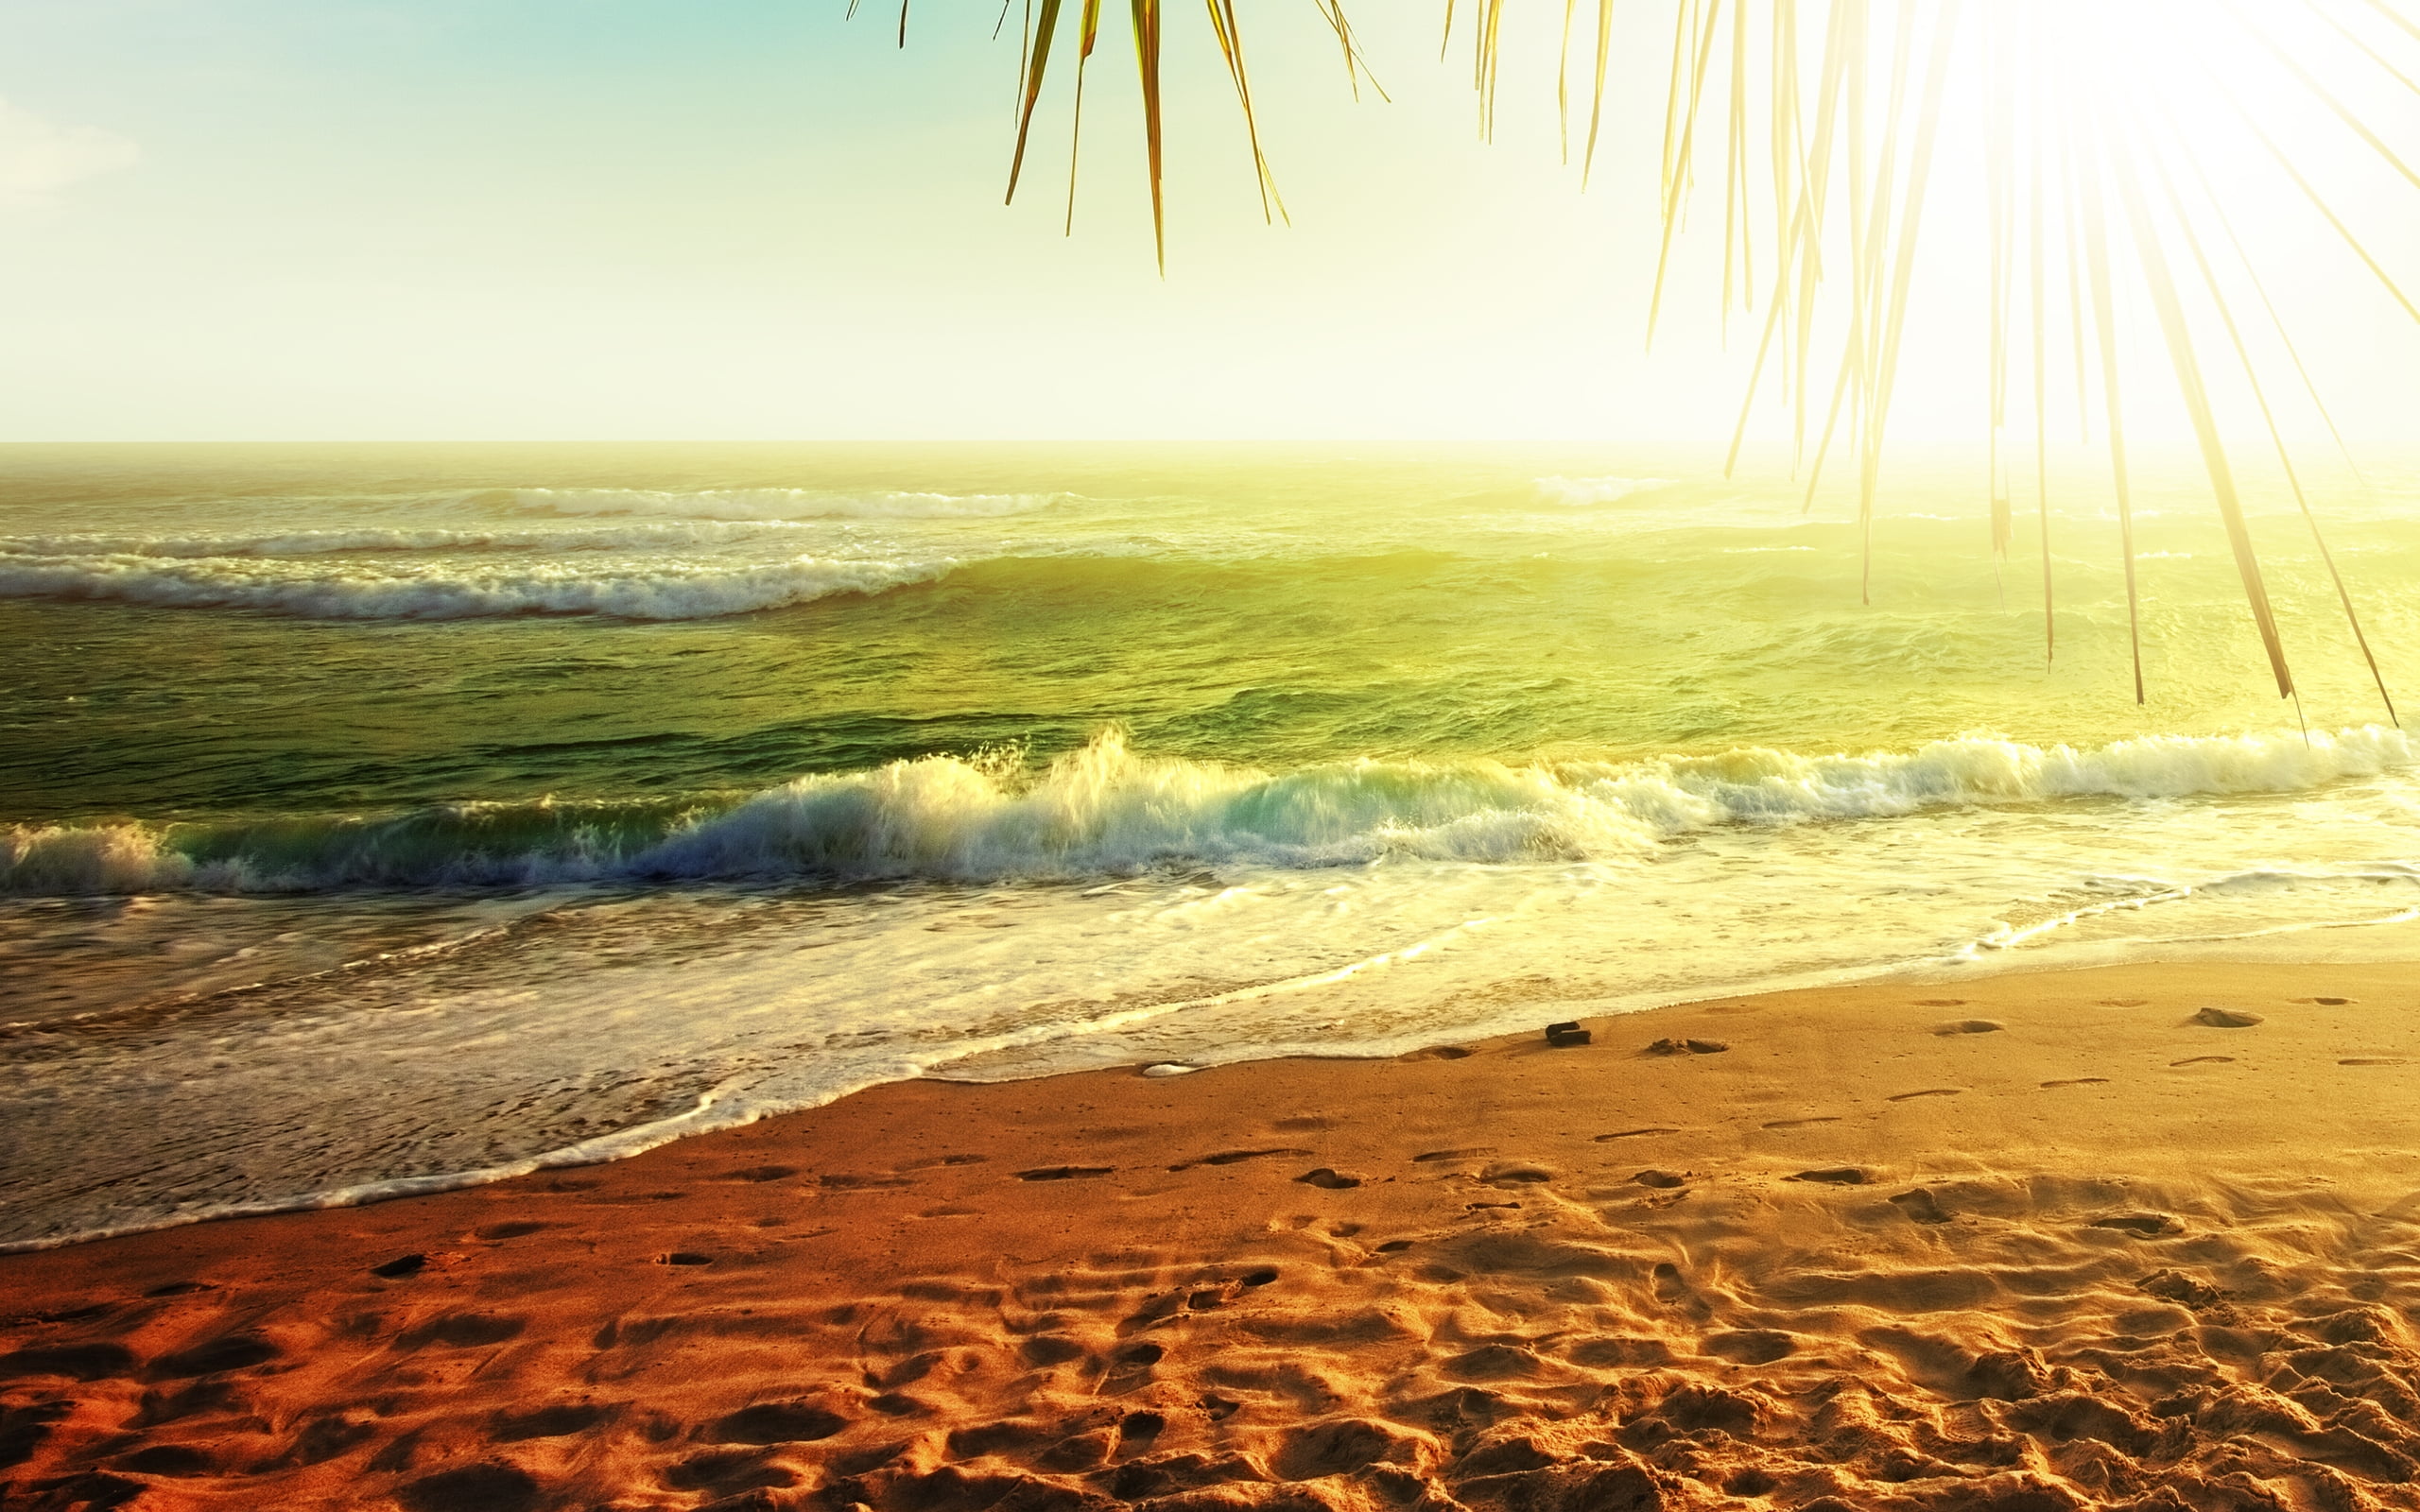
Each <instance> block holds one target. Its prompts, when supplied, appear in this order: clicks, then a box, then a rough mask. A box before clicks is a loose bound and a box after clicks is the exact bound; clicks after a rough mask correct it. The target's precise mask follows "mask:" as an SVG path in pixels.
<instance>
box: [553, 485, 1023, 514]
mask: <svg viewBox="0 0 2420 1512" xmlns="http://www.w3.org/2000/svg"><path fill="white" fill-rule="evenodd" d="M511 496H512V500H513V503H514V505H515V506H516V507H519V508H521V509H523V510H526V511H528V512H531V513H541V514H558V515H617V514H627V515H666V516H674V517H678V518H681V519H688V520H989V519H996V518H999V517H1001V516H1004V515H1019V514H1031V513H1033V512H1034V511H1035V510H1038V509H1044V508H1047V507H1049V506H1050V505H1052V504H1053V503H1055V502H1057V501H1058V500H1059V499H1060V498H1062V497H1063V495H1061V494H1055V493H914V492H890V491H882V492H870V493H842V492H834V491H831V490H815V489H700V490H692V491H686V492H680V491H670V490H654V489H514V490H511Z"/></svg>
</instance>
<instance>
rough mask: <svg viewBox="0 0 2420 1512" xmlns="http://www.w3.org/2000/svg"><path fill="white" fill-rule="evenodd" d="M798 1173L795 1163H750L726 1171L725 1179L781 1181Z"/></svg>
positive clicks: (723, 1175)
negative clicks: (734, 1169)
mask: <svg viewBox="0 0 2420 1512" xmlns="http://www.w3.org/2000/svg"><path fill="white" fill-rule="evenodd" d="M796 1175H798V1167H797V1166H795V1165H749V1166H742V1167H741V1168H740V1169H738V1170H736V1171H725V1172H724V1173H723V1174H722V1179H723V1180H725V1181H780V1180H785V1179H787V1178H788V1177H794V1176H796Z"/></svg>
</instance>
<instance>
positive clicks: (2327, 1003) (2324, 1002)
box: [2293, 998, 2356, 1008]
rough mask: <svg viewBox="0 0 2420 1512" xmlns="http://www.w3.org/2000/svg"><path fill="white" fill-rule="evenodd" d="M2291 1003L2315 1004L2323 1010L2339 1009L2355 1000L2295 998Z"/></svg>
mask: <svg viewBox="0 0 2420 1512" xmlns="http://www.w3.org/2000/svg"><path fill="white" fill-rule="evenodd" d="M2293 1001H2294V1002H2296V1003H2316V1004H2318V1005H2320V1006H2321V1007H2323V1008H2341V1007H2342V1006H2344V1005H2346V1004H2347V1003H2351V1002H2354V1001H2356V1000H2355V999H2353V998H2295V999H2294V1000H2293Z"/></svg>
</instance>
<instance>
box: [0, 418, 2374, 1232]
mask: <svg viewBox="0 0 2420 1512" xmlns="http://www.w3.org/2000/svg"><path fill="white" fill-rule="evenodd" d="M2058 481H2059V487H2058V488H2057V489H2056V490H2054V492H2053V517H2052V522H2051V530H2052V541H2053V562H2052V565H2053V570H2054V576H2055V580H2056V584H2057V592H2058V595H2059V605H2060V609H2059V613H2058V618H2057V632H2058V657H2057V660H2056V662H2054V663H2051V664H2049V665H2047V666H2046V664H2045V661H2044V653H2043V624H2042V614H2041V610H2040V598H2039V593H2040V589H2039V582H2040V570H2041V567H2040V558H2039V556H2038V551H2037V546H2036V542H2037V540H2038V538H2037V536H2036V535H2035V532H2034V526H2033V524H2032V522H2031V520H2030V519H2026V518H2024V517H2022V516H2021V517H2020V521H2019V533H2018V538H2017V551H2016V555H2015V557H2014V559H2013V560H2011V561H2009V562H2007V563H2004V564H2000V565H1999V566H1998V567H1997V570H1996V567H1995V563H1994V562H1993V560H1992V558H1991V557H1990V555H1989V553H1988V550H1987V549H1986V547H1987V540H1988V533H1987V527H1986V525H1985V524H1984V522H1983V517H1984V515H1985V513H1986V506H1985V502H1984V500H1983V499H1982V498H1981V497H1980V496H1979V490H1976V489H1974V488H1973V487H1971V486H1970V484H1969V482H1968V480H1966V479H1965V478H1964V477H1963V476H1962V474H1961V473H1959V472H1955V471H1952V470H1949V469H1946V468H1927V467H1925V466H1921V465H1911V466H1910V467H1908V468H1906V469H1903V470H1902V471H1901V472H1900V473H1898V474H1896V475H1894V478H1893V488H1892V491H1891V494H1890V497H1889V498H1888V500H1887V501H1886V507H1885V512H1884V516H1883V518H1882V519H1881V520H1880V521H1879V522H1878V523H1877V526H1876V535H1875V541H1876V557H1875V563H1874V574H1873V582H1874V602H1873V603H1872V604H1870V605H1868V604H1861V603H1860V602H1859V596H1858V582H1859V558H1858V530H1857V527H1856V525H1855V524H1854V522H1853V520H1851V519H1850V518H1849V515H1850V513H1851V512H1852V511H1851V509H1850V507H1849V506H1848V505H1847V503H1846V502H1845V501H1843V500H1841V499H1839V498H1836V497H1834V496H1832V495H1830V494H1828V493H1826V494H1824V495H1821V496H1819V498H1818V500H1817V502H1816V505H1815V507H1814V509H1813V511H1812V512H1811V514H1802V513H1801V501H1800V497H1799V493H1798V491H1797V489H1796V487H1795V486H1793V485H1792V484H1790V483H1789V480H1787V479H1785V478H1778V477H1772V478H1753V479H1745V480H1742V481H1737V482H1726V481H1724V480H1722V479H1720V478H1719V477H1715V476H1710V475H1709V474H1708V473H1707V471H1706V466H1705V459H1704V458H1703V457H1699V456H1692V455H1685V454H1675V455H1646V454H1641V453H1636V452H1621V451H1606V450H1599V451H1595V452H1589V451H1582V450H1564V451H1556V450H1553V449H1547V448H1528V449H1515V448H1496V449H1492V450H1469V449H1463V450H1447V449H1431V450H1425V451H1424V450H1417V449H1404V448H1395V449H1355V448H1343V447H1339V448H1327V449H1299V450H1290V451H1271V450H1268V449H1247V448H1227V449H1201V448H1196V449H1173V448H1160V449H1153V448H1143V447H1119V448H1076V447H1056V448H1052V447H1029V448H1014V449H1011V448H971V447H968V448H957V447H890V448H874V447H692V448H648V447H636V446H633V447H598V446H586V447H578V448H541V447H524V448H502V447H496V448H387V449H342V448H276V449H250V448H158V449H152V448H32V447H19V448H11V449H7V450H5V451H0V644H6V645H7V646H8V647H9V667H8V670H7V672H6V673H5V674H0V742H5V747H6V750H7V756H6V758H5V765H0V967H5V970H6V971H7V974H8V978H9V984H10V985H9V990H8V1006H7V1008H6V1010H5V1014H4V1015H0V1017H5V1019H6V1020H7V1021H8V1022H7V1023H6V1025H5V1027H0V1204H5V1206H0V1241H6V1242H37V1241H43V1240H49V1239H57V1238H61V1237H70V1236H75V1235H78V1234H87V1233H94V1232H100V1231H107V1230H110V1229H121V1228H127V1227H141V1226H145V1225H149V1224H156V1223H160V1222H165V1221H174V1220H176V1219H178V1218H182V1217H190V1216H197V1215H206V1214H208V1213H211V1212H216V1211H233V1210H240V1209H243V1208H247V1207H252V1206H271V1207H274V1206H281V1205H291V1204H293V1203H295V1202H298V1201H319V1200H335V1199H338V1198H341V1197H343V1196H346V1195H348V1194H351V1195H361V1194H377V1193H381V1192H387V1191H394V1190H403V1189H406V1188H408V1187H409V1186H410V1185H411V1184H413V1183H429V1182H434V1183H444V1182H449V1181H455V1180H459V1179H464V1178H467V1177H474V1176H476V1175H478V1174H481V1173H493V1172H496V1171H501V1170H510V1169H517V1168H520V1167H522V1166H524V1165H526V1164H527V1162H529V1161H533V1160H570V1159H588V1158H596V1157H598V1156H603V1155H610V1154H614V1153H620V1152H623V1151H627V1150H631V1149H635V1148H641V1147H645V1146H646V1145H647V1144H648V1143H656V1142H659V1141H660V1140H662V1139H665V1138H669V1137H673V1136H674V1135H677V1134H679V1133H681V1132H684V1131H688V1130H693V1129H698V1128H703V1127H712V1126H717V1125H720V1124H724V1123H728V1122H732V1121H735V1120H739V1119H744V1118H748V1117H753V1116H757V1115H759V1114H761V1113H763V1112H766V1111H769V1110H774V1109H778V1108H790V1107H798V1106H804V1105H806V1104H811V1103H814V1102H818V1101H821V1100H825V1099H828V1098H829V1097H832V1096H835V1095H838V1094H840V1093H842V1092H844V1091H848V1090H851V1089H853V1088H856V1087H860V1086H864V1085H867V1084H869V1083H872V1082H875V1081H879V1080H883V1079H888V1078H891V1077H896V1076H902V1075H912V1074H944V1075H958V1076H971V1077H990V1076H1004V1075H1023V1074H1040V1073H1045V1072H1048V1071H1053V1070H1060V1069H1068V1068H1073V1067H1079V1066H1089V1065H1098V1064H1123V1063H1136V1064H1165V1065H1169V1066H1187V1065H1201V1064H1207V1063H1212V1062H1216V1061H1219V1060H1224V1059H1234V1058H1239V1057H1253V1056H1261V1055H1271V1054H1281V1053H1293V1052H1313V1053H1334V1054H1382V1053H1388V1052H1391V1051H1395V1050H1401V1049H1405V1048H1409V1047H1411V1046H1413V1045H1417V1044H1422V1043H1432V1042H1437V1041H1440V1040H1449V1039H1454V1038H1460V1037H1464V1036H1468V1035H1472V1034H1476V1033H1481V1032H1488V1031H1492V1030H1496V1029H1503V1028H1513V1027H1534V1025H1535V1023H1537V1022H1544V1021H1545V1020H1546V1019H1551V1018H1563V1017H1568V1016H1571V1015H1573V1014H1577V1013H1597V1012H1605V1011H1613V1010H1617V1009H1622V1008H1629V1007H1640V1006H1647V1005H1652V1004H1655V1003H1660V1002H1668V1001H1673V1000H1675V999H1679V998H1685V997H1689V996H1697V995H1705V994H1709V993H1714V992H1720V991H1726V990H1733V989H1737V988H1744V987H1753V986H1762V985H1777V984H1784V983H1797V982H1812V981H1823V980H1837V979H1844V978H1850V977H1857V976H1863V975H1871V974H1875V973H1879V972H1887V971H1928V972H1958V971H1981V970H1996V969H2004V968H2006V967H2009V966H2012V965H2034V966H2039V965H2057V964H2063V963H2083V962H2086V961H2096V960H2101V959H2108V958H2112V957H2125V956H2130V955H2135V956H2139V955H2143V954H2181V953H2193V952H2202V953H2208V952H2213V951H2216V952H2232V953H2257V952H2260V951H2285V952H2288V953H2290V954H2327V953H2347V952H2349V953H2368V954H2402V953H2405V952H2406V951H2407V950H2408V949H2409V947H2408V946H2407V945H2406V944H2405V940H2406V939H2407V937H2408V934H2407V928H2406V925H2405V924H2404V923H2403V922H2400V921H2402V920H2404V919H2406V916H2407V915H2408V914H2409V913H2410V912H2411V910H2412V908H2413V907H2414V906H2415V905H2420V890H2415V885H2420V871H2416V870H2415V869H2414V866H2413V863H2414V860H2415V858H2420V845H2415V844H2414V843H2413V840H2414V822H2415V816H2420V806H2415V802H2414V799H2415V796H2420V787H2415V786H2414V784H2413V782H2412V780H2411V761H2412V752H2411V747H2410V746H2409V744H2408V743H2407V742H2406V740H2405V738H2404V736H2403V735H2402V733H2401V732H2400V731H2399V730H2396V729H2395V728H2394V726H2393V724H2392V723H2391V722H2390V721H2389V720H2388V718H2387V716H2386V713H2385V711H2384V709H2383V707H2382V705H2381V704H2380V701H2379V698H2378V696H2377V691H2376V690H2375V688H2373V687H2372V686H2371V684H2370V681H2369V676H2368V673H2367V671H2366V669H2365V668H2364V667H2363V666H2362V665H2361V663H2360V661H2359V656H2358V654H2357V653H2356V652H2355V651H2354V649H2353V647H2352V645H2351V642H2350V639H2349V637H2348V635H2347V634H2346V632H2345V631H2344V629H2343V627H2342V617H2341V612H2340V611H2339V610H2337V608H2336V606H2335V602H2334V597H2333V591H2332V589H2330V588H2329V587H2328V586H2327V583H2326V580H2325V576H2324V575H2323V573H2322V572H2321V569H2320V565H2319V561H2318V558H2317V556H2316V554H2315V552H2314V551H2313V549H2312V547H2311V545H2310V540H2309V536H2308V531H2307V529H2306V527H2305V526H2304V524H2302V522H2301V520H2300V518H2299V517H2298V516H2297V515H2295V514H2294V513H2293V512H2292V504H2291V501H2290V498H2288V497H2285V496H2284V495H2283V494H2282V493H2281V492H2280V491H2279V490H2275V489H2269V490H2266V491H2264V490H2263V489H2262V488H2261V487H2260V485H2258V483H2257V482H2256V483H2255V487H2254V494H2255V509H2256V519H2255V531H2256V536H2257V537H2258V539H2259V540H2260V541H2261V543H2262V547H2263V551H2264V556H2265V558H2266V560H2267V564H2268V570H2269V574H2270V581H2271V587H2272V592H2273V593H2274V594H2275V596H2276V597H2277V599H2278V601H2279V605H2280V611H2281V621H2282V624H2283V626H2284V630H2285V635H2286V638H2287V643H2288V646H2289V650H2290V653H2291V654H2292V655H2293V657H2294V661H2295V667H2296V670H2297V673H2298V676H2299V679H2300V681H2301V684H2302V697H2301V699H2300V704H2299V707H2297V705H2295V704H2293V703H2281V702H2280V701H2279V700H2278V699H2277V698H2276V696H2275V690H2274V687H2273V684H2272V683H2271V682H2270V681H2269V679H2268V675H2267V671H2266V665H2265V662H2264V659H2263V658H2262V656H2261V653H2260V650H2259V647H2258V644H2257V642H2256V640H2255V639H2254V637H2253V634H2252V630H2251V627H2250V623H2249V618H2248V616H2247V615H2246V614H2245V612H2244V610H2243V609H2242V607H2241V596H2240V591H2239V589H2238V586H2237V583H2236V577H2235V569H2234V566H2233V563H2232V561H2231V559H2230V558H2229V557H2228V556H2227V553H2226V547H2225V543H2224V540H2223V537H2222V536H2221V533H2220V532H2219V530H2218V528H2217V526H2216V524H2215V522H2214V521H2213V520H2212V519H2211V512H2210V510H2209V508H2208V506H2207V504H2206V502H2205V500H2204V494H2203V492H2202V491H2201V490H2196V489H2194V488H2193V487H2192V486H2191V480H2190V478H2189V477H2187V476H2185V475H2184V474H2178V476H2177V479H2176V481H2175V482H2174V483H2173V484H2172V485H2171V486H2169V487H2165V488H2160V487H2154V488H2152V489H2151V490H2147V495H2146V497H2144V498H2143V499H2142V501H2141V510H2142V512H2141V516H2140V518H2139V520H2138V547H2139V550H2140V553H2141V558H2142V559H2141V560H2140V562H2139V564H2138V565H2139V570H2140V572H2141V574H2142V577H2143V582H2144V586H2145V591H2146V594H2147V599H2146V607H2145V613H2144V619H2143V625H2144V661H2145V670H2146V676H2147V679H2148V680H2149V685H2150V690H2151V701H2150V703H2149V704H2148V706H2147V707H2143V708H2137V707H2136V706H2135V703H2134V701H2133V698H2132V696H2131V678H2130V673H2129V671H2128V653H2127V639H2126V616H2125V605H2124V596H2123V583H2122V578H2121V577H2120V576H2119V571H2118V560H2117V530H2116V525H2115V523H2114V519H2113V518H2112V516H2111V514H2110V510H2109V508H2108V506H2107V503H2106V501H2105V500H2104V499H2102V498H2101V497H2100V494H2099V493H2098V492H2097V491H2096V490H2095V487H2094V485H2093V484H2092V482H2091V480H2090V478H2089V475H2088V474H2087V473H2084V472H2078V474H2077V475H2076V477H2075V478H2073V479H2071V480H2070V479H2064V478H2062V479H2060V480H2058ZM2030 491H2031V490H2030V487H2026V488H2021V489H2020V490H2019V492H2020V494H2021V495H2027V496H2030ZM2415 495H2420V480H2415V479H2414V478H2413V477H2412V476H2411V474H2409V473H2406V472H2374V473H2373V474H2372V475H2371V476H2370V477H2369V478H2368V479H2367V480H2360V479H2357V478H2355V477H2354V476H2352V475H2351V474H2350V473H2349V472H2348V473H2346V474H2345V475H2343V476H2342V477H2332V478H2330V479H2328V480H2325V482H2324V485H2323V486H2322V487H2321V488H2320V489H2319V490H2318V494H2317V498H2316V501H2315V502H2316V503H2317V504H2318V506H2319V507H2320V509H2321V512H2322V514H2323V515H2324V517H2325V520H2326V522H2327V524H2328V528H2329V530H2330V532H2331V538H2330V539H2331V543H2332V544H2333V545H2334V547H2335V548H2336V551H2337V553H2338V556H2339V558H2340V560H2341V561H2342V562H2343V564H2344V565H2345V567H2346V569H2347V573H2348V576H2349V577H2350V580H2351V582H2352V584H2353V587H2354V591H2355V593H2356V595H2357V598H2358V600H2359V603H2360V605H2361V607H2362V609H2363V611H2364V614H2365V619H2366V623H2367V625H2368V627H2369V629H2370V631H2371V636H2372V639H2373V641H2374V642H2375V643H2376V644H2377V645H2378V647H2379V649H2380V652H2381V661H2382V663H2383V665H2384V668H2385V671H2386V674H2387V677H2388V679H2389V683H2390V687H2391V688H2401V687H2403V686H2404V685H2405V683H2404V682H2403V680H2402V679H2403V677H2404V675H2405V674H2407V673H2409V672H2411V671H2412V670H2414V668H2415V667H2420V658H2415V656H2414V655H2413V651H2414V650H2415V649H2420V624H2415V617H2420V596H2416V595H2415V593H2414V590H2415V588H2420V524H2415V523H2414V520H2415V516H2414V512H2413V508H2412V506H2413V503H2414V500H2415ZM2020 502H2025V500H2024V499H2022V498H2021V501H2020ZM2413 686H2415V687H2420V683H2415V684H2413ZM2306 724H2307V725H2308V732H2306V729H2305V726H2306Z"/></svg>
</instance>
